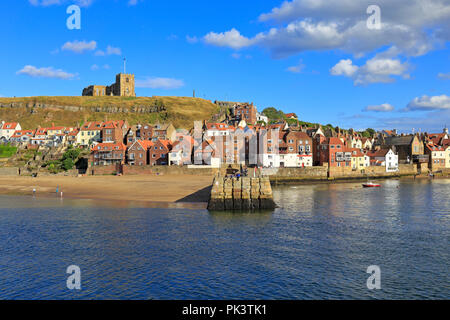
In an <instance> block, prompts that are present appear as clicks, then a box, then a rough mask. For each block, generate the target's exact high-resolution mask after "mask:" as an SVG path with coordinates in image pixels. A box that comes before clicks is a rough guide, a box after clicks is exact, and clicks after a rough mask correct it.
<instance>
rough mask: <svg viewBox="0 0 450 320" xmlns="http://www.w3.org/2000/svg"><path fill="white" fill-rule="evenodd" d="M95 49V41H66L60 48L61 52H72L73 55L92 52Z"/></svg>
mask: <svg viewBox="0 0 450 320" xmlns="http://www.w3.org/2000/svg"><path fill="white" fill-rule="evenodd" d="M96 48H97V42H95V41H90V42H87V41H84V40H83V41H78V40H75V41H72V42H71V41H68V42H66V43H65V44H64V45H63V46H62V47H61V50H63V51H72V52H75V53H83V52H85V51H92V50H95V49H96Z"/></svg>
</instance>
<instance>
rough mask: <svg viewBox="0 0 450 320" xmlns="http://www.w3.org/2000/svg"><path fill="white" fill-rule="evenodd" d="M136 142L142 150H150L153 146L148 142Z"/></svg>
mask: <svg viewBox="0 0 450 320" xmlns="http://www.w3.org/2000/svg"><path fill="white" fill-rule="evenodd" d="M137 142H138V143H139V144H140V145H141V147H142V148H144V149H146V150H147V149H149V148H151V147H152V146H153V144H154V143H153V142H152V141H150V140H138V141H137Z"/></svg>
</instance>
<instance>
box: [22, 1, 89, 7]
mask: <svg viewBox="0 0 450 320" xmlns="http://www.w3.org/2000/svg"><path fill="white" fill-rule="evenodd" d="M28 2H29V3H30V4H31V5H33V6H42V7H48V6H52V5H62V4H65V3H68V0H40V1H39V0H29V1H28ZM72 2H74V3H75V4H77V5H79V6H80V7H89V6H90V5H91V4H92V3H93V2H94V0H75V1H72Z"/></svg>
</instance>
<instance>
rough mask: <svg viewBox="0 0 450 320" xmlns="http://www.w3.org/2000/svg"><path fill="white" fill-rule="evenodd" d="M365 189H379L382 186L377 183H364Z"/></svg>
mask: <svg viewBox="0 0 450 320" xmlns="http://www.w3.org/2000/svg"><path fill="white" fill-rule="evenodd" d="M363 187H364V188H379V187H381V184H379V183H375V182H366V183H363Z"/></svg>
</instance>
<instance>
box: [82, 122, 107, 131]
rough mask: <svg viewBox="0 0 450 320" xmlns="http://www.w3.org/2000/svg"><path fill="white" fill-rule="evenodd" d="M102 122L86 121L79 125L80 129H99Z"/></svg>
mask: <svg viewBox="0 0 450 320" xmlns="http://www.w3.org/2000/svg"><path fill="white" fill-rule="evenodd" d="M101 126H102V123H101V122H100V121H91V122H86V123H84V124H83V125H82V126H81V131H89V130H100V129H101Z"/></svg>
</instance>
